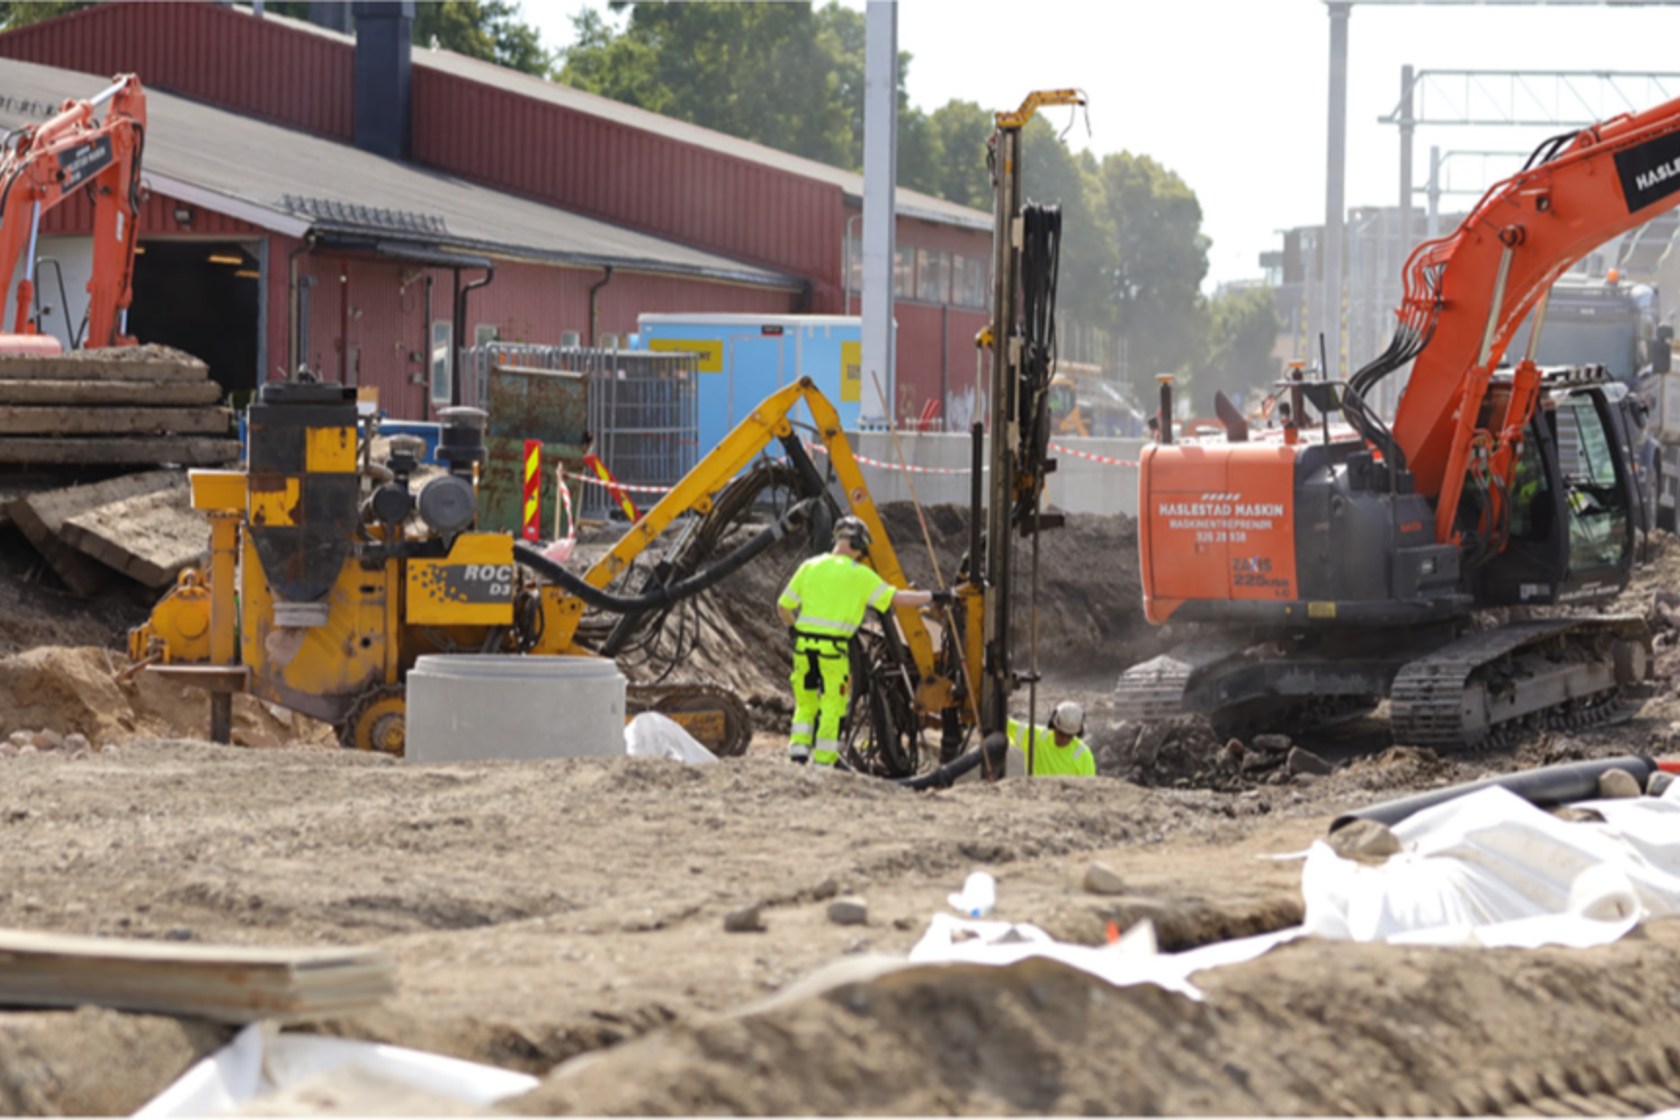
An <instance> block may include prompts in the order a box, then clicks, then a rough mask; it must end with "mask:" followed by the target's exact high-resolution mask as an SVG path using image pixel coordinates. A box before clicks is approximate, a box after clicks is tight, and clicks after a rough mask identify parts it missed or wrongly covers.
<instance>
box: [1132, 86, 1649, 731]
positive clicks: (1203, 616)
mask: <svg viewBox="0 0 1680 1120" xmlns="http://www.w3.org/2000/svg"><path fill="white" fill-rule="evenodd" d="M1676 204H1680V100H1675V101H1670V102H1668V103H1666V104H1664V105H1661V106H1658V107H1657V108H1655V109H1651V110H1649V111H1647V112H1644V113H1641V114H1638V115H1622V116H1619V117H1616V118H1613V119H1611V120H1608V121H1605V122H1603V123H1601V124H1598V125H1595V126H1593V127H1591V128H1587V129H1583V130H1581V131H1579V132H1573V133H1567V134H1564V135H1561V136H1557V137H1553V138H1552V139H1550V140H1549V141H1547V142H1546V143H1544V144H1542V145H1541V146H1540V147H1539V148H1538V149H1537V150H1536V151H1535V153H1534V155H1533V156H1532V157H1530V159H1529V161H1528V164H1527V165H1526V166H1525V167H1524V168H1523V170H1522V171H1520V172H1519V173H1518V174H1516V175H1514V176H1512V177H1511V178H1509V179H1507V180H1505V181H1503V182H1501V183H1498V184H1496V185H1495V186H1494V187H1492V188H1491V189H1490V190H1489V191H1488V193H1487V194H1486V195H1485V196H1484V197H1483V198H1482V200H1481V202H1480V203H1479V204H1478V205H1477V206H1476V208H1475V210H1474V211H1473V212H1472V213H1471V214H1470V216H1469V217H1468V218H1466V219H1465V221H1464V223H1463V224H1462V225H1461V226H1460V227H1459V228H1458V229H1457V230H1456V231H1454V232H1453V233H1452V234H1451V235H1450V236H1447V237H1445V238H1442V239H1439V240H1435V241H1430V242H1426V243H1424V244H1422V245H1420V246H1418V248H1417V249H1416V250H1415V251H1414V252H1413V253H1412V255H1411V257H1410V258H1409V260H1408V261H1407V264H1406V271H1405V296H1404V301H1403V304H1402V306H1401V307H1400V308H1399V310H1398V312H1397V314H1398V319H1399V322H1398V326H1397V329H1396V331H1395V334H1394V338H1393V341H1392V342H1391V343H1390V345H1389V347H1388V349H1387V350H1386V351H1384V352H1383V353H1382V354H1381V355H1380V356H1378V357H1377V358H1376V359H1375V360H1373V361H1371V362H1370V363H1369V364H1367V365H1366V366H1364V367H1363V368H1361V369H1360V370H1358V371H1357V372H1356V373H1354V374H1353V376H1352V377H1350V378H1349V379H1348V380H1347V381H1346V382H1327V381H1324V380H1310V379H1308V377H1307V376H1306V375H1305V374H1304V373H1303V372H1302V371H1300V370H1296V371H1294V372H1292V374H1291V378H1290V380H1288V381H1286V382H1283V383H1280V386H1279V392H1280V394H1281V395H1282V399H1288V400H1290V401H1291V403H1292V407H1291V410H1290V415H1291V416H1293V417H1294V418H1296V419H1295V420H1294V422H1293V423H1291V424H1289V425H1287V426H1285V427H1283V428H1282V429H1281V430H1269V431H1265V432H1250V430H1249V428H1248V425H1247V424H1246V422H1245V421H1244V419H1243V417H1242V415H1241V413H1240V412H1238V411H1237V410H1236V409H1235V408H1234V407H1232V406H1231V404H1230V402H1229V401H1227V400H1223V399H1220V400H1217V401H1216V405H1217V408H1218V412H1219V415H1220V418H1221V420H1222V422H1223V423H1224V426H1225V430H1224V433H1223V435H1222V437H1217V438H1211V439H1199V440H1182V441H1176V442H1163V443H1160V444H1155V445H1153V446H1150V447H1148V448H1146V449H1145V450H1144V452H1143V454H1142V468H1141V481H1140V490H1139V501H1140V506H1139V508H1140V532H1139V538H1140V549H1141V554H1142V568H1143V589H1144V600H1145V607H1146V611H1147V614H1148V617H1149V619H1150V621H1151V622H1153V623H1157V624H1160V623H1166V622H1168V621H1169V620H1170V621H1171V622H1172V623H1174V624H1175V625H1177V624H1180V623H1197V624H1203V625H1200V626H1190V627H1186V628H1185V629H1187V630H1188V631H1189V632H1190V636H1189V639H1188V640H1187V641H1186V642H1185V643H1184V644H1183V645H1181V646H1179V647H1178V648H1176V649H1174V650H1172V651H1170V652H1169V653H1167V654H1165V655H1163V656H1161V657H1158V658H1155V659H1153V660H1152V661H1149V662H1146V663H1144V664H1142V665H1138V666H1135V667H1133V668H1132V669H1130V670H1128V671H1127V672H1126V673H1125V674H1124V676H1122V678H1121V680H1120V684H1119V689H1118V693H1117V698H1118V702H1119V709H1120V712H1121V714H1122V715H1123V716H1126V717H1131V718H1141V719H1159V718H1164V717H1170V716H1176V715H1181V714H1199V715H1202V716H1206V717H1208V718H1209V719H1211V720H1212V722H1213V724H1214V727H1215V730H1217V731H1220V732H1224V733H1233V734H1242V733H1244V732H1246V731H1254V730H1289V729H1293V728H1301V727H1310V726H1313V725H1315V724H1320V723H1323V722H1324V721H1327V720H1332V719H1336V718H1343V717H1346V716H1348V715H1350V714H1355V713H1362V712H1366V711H1369V710H1371V709H1372V708H1374V707H1375V706H1376V705H1377V704H1378V703H1379V702H1380V701H1381V700H1382V699H1383V698H1385V697H1386V698H1387V699H1388V700H1389V703H1390V714H1391V725H1392V731H1393V735H1394V739H1395V741H1396V742H1400V743H1408V744H1416V745H1429V746H1442V747H1453V746H1461V745H1470V744H1477V743H1489V742H1497V741H1499V740H1500V739H1502V738H1505V737H1507V736H1508V735H1509V734H1510V733H1512V732H1515V731H1519V730H1522V729H1525V728H1535V727H1548V726H1566V727H1576V726H1582V725H1586V724H1592V723H1601V722H1609V721H1613V720H1615V719H1618V718H1623V717H1625V716H1626V715H1627V714H1629V712H1630V710H1631V708H1632V706H1633V705H1632V704H1631V703H1630V701H1631V699H1632V698H1634V697H1635V696H1636V695H1637V694H1638V693H1639V692H1640V691H1641V689H1642V688H1643V685H1642V682H1643V681H1645V680H1646V679H1647V678H1648V677H1649V675H1650V668H1651V660H1652V659H1651V649H1650V636H1649V634H1648V632H1647V630H1646V628H1645V626H1644V624H1643V622H1642V621H1640V620H1638V619H1633V618H1623V617H1612V616H1604V615H1597V616H1594V615H1586V614H1574V615H1573V616H1571V617H1561V615H1562V613H1563V612H1552V613H1553V614H1556V615H1559V616H1560V617H1545V618H1540V617H1532V616H1529V617H1523V618H1522V619H1520V620H1519V621H1513V622H1509V623H1506V624H1504V625H1495V626H1483V627H1480V628H1479V627H1478V626H1477V625H1476V623H1475V621H1474V619H1473V617H1472V616H1473V614H1474V613H1475V612H1479V611H1485V610H1488V609H1490V608H1501V607H1548V606H1555V605H1568V606H1571V607H1578V606H1584V605H1588V604H1591V603H1592V602H1595V601H1602V600H1604V599H1607V598H1610V597H1611V596H1613V595H1614V594H1616V593H1617V592H1618V591H1620V590H1621V589H1622V588H1623V587H1625V586H1626V584H1627V581H1628V578H1629V576H1630V573H1631V569H1632V564H1633V559H1634V550H1635V543H1636V537H1637V534H1638V532H1639V530H1640V529H1641V528H1643V527H1644V526H1643V525H1642V515H1641V510H1642V506H1641V503H1640V497H1639V480H1638V478H1637V469H1636V466H1635V460H1634V457H1633V455H1632V453H1631V450H1630V449H1631V447H1632V445H1633V442H1634V436H1635V435H1636V433H1637V432H1638V430H1639V428H1640V427H1641V426H1642V423H1643V420H1644V417H1643V415H1642V412H1643V407H1644V406H1643V405H1642V404H1641V402H1639V401H1638V400H1637V399H1635V398H1633V397H1631V396H1630V395H1629V394H1628V393H1627V392H1626V390H1625V389H1624V388H1623V387H1622V386H1620V385H1619V384H1618V383H1616V382H1615V380H1614V379H1613V378H1611V377H1609V376H1607V375H1606V374H1605V372H1604V370H1603V368H1602V367H1597V366H1586V367H1569V368H1550V369H1542V368H1540V367H1539V366H1537V365H1536V363H1535V362H1534V360H1533V357H1534V354H1535V345H1536V342H1537V340H1538V339H1539V338H1540V336H1541V334H1542V332H1543V330H1544V325H1545V316H1546V302H1547V298H1548V295H1549V292H1550V290H1551V286H1552V283H1553V282H1554V281H1555V280H1557V279H1558V277H1559V276H1561V275H1562V274H1563V273H1564V271H1565V270H1566V269H1568V268H1569V266H1570V265H1571V264H1573V263H1574V262H1576V261H1577V260H1579V259H1581V258H1582V257H1583V256H1585V255H1586V254H1587V253H1588V252H1589V251H1590V250H1592V249H1593V248H1595V247H1596V246H1598V245H1600V244H1602V243H1603V242H1605V241H1606V240H1608V239H1610V238H1612V237H1614V236H1616V235H1617V234H1619V233H1622V232H1623V231H1625V230H1628V229H1631V228H1633V227H1635V226H1638V225H1640V224H1642V223H1644V222H1646V221H1648V220H1649V219H1650V218H1651V217H1652V216H1654V215H1656V214H1658V213H1660V212H1662V211H1664V210H1667V209H1669V208H1672V207H1674V206H1675V205H1676ZM1531 317H1532V329H1531V330H1530V331H1529V334H1528V344H1527V353H1526V354H1525V355H1524V356H1522V357H1521V359H1520V360H1518V361H1516V362H1515V364H1514V366H1510V365H1507V364H1506V363H1505V362H1504V358H1505V351H1506V348H1507V347H1508V346H1509V345H1510V344H1511V340H1512V339H1513V337H1514V336H1515V335H1516V334H1517V331H1518V328H1519V327H1520V326H1521V325H1522V324H1523V323H1524V322H1525V321H1528V320H1530V318H1531ZM1408 363H1411V367H1412V368H1411V374H1410V378H1409V380H1408V382H1407V384H1406V386H1405V390H1404V395H1403V396H1402V397H1401V399H1400V403H1399V407H1398V410H1397V412H1396V414H1395V417H1394V422H1393V424H1392V426H1390V425H1388V424H1386V423H1385V422H1384V421H1383V419H1382V418H1381V417H1380V416H1379V415H1378V414H1377V413H1376V411H1375V410H1374V409H1373V408H1372V407H1371V406H1370V405H1369V404H1367V401H1368V400H1369V399H1370V398H1371V393H1372V390H1373V389H1374V388H1375V387H1376V385H1377V384H1378V383H1379V382H1380V381H1381V380H1382V379H1383V378H1385V377H1388V376H1390V375H1392V374H1394V373H1396V372H1397V371H1399V370H1401V369H1403V368H1404V367H1405V366H1406V365H1407V364H1408ZM1172 391H1173V389H1172V385H1171V383H1170V381H1168V382H1163V384H1162V386H1161V395H1162V398H1163V400H1162V410H1163V412H1165V413H1167V414H1169V415H1170V414H1171V395H1172ZM1303 405H1310V406H1311V410H1310V412H1309V411H1308V410H1306V409H1304V408H1303ZM1309 415H1311V416H1315V417H1316V418H1317V419H1316V420H1313V421H1310V422H1306V423H1303V421H1302V419H1301V418H1303V417H1307V416H1309ZM1169 438H1170V436H1169ZM1522 613H1524V614H1525V615H1528V613H1529V612H1522Z"/></svg>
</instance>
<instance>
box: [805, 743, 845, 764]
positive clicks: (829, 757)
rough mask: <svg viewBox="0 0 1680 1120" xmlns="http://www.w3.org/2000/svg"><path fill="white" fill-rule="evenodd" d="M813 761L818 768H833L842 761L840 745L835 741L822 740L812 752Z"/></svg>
mask: <svg viewBox="0 0 1680 1120" xmlns="http://www.w3.org/2000/svg"><path fill="white" fill-rule="evenodd" d="M811 761H812V762H814V763H816V764H817V765H818V766H833V765H834V764H835V763H836V762H839V761H840V744H839V743H838V742H836V741H835V740H833V739H821V740H818V742H817V749H816V750H814V751H812V752H811Z"/></svg>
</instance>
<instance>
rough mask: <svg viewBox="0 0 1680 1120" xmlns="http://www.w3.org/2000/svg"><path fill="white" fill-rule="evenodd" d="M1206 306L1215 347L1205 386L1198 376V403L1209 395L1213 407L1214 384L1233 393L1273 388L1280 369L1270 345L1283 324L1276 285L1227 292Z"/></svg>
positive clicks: (1208, 363) (1208, 366) (1209, 363)
mask: <svg viewBox="0 0 1680 1120" xmlns="http://www.w3.org/2000/svg"><path fill="white" fill-rule="evenodd" d="M1208 310H1209V317H1210V319H1211V321H1212V330H1211V332H1210V337H1211V342H1212V347H1211V353H1210V354H1209V355H1208V359H1207V365H1206V367H1205V369H1206V386H1205V388H1204V387H1203V378H1200V377H1198V378H1197V379H1196V384H1197V386H1198V388H1197V393H1196V396H1197V402H1196V403H1197V405H1198V406H1201V405H1203V404H1204V402H1203V401H1202V400H1201V398H1202V397H1203V396H1206V397H1207V398H1208V400H1207V401H1206V402H1205V403H1206V404H1207V405H1208V406H1209V407H1211V404H1212V399H1213V392H1214V390H1216V389H1223V390H1225V392H1226V393H1228V394H1231V395H1235V394H1238V393H1244V394H1247V393H1250V392H1253V391H1255V390H1258V391H1259V392H1260V393H1261V394H1265V393H1268V392H1270V391H1271V388H1270V386H1271V383H1272V382H1273V381H1274V380H1276V378H1277V374H1278V370H1277V362H1276V361H1275V360H1274V359H1273V357H1272V348H1273V347H1274V346H1275V345H1276V344H1277V336H1278V331H1279V330H1281V329H1282V328H1283V320H1281V319H1280V318H1278V313H1277V305H1276V302H1275V300H1274V296H1273V292H1272V289H1271V288H1268V287H1263V286H1261V287H1253V288H1242V289H1236V290H1232V291H1228V292H1225V293H1223V294H1221V295H1220V296H1219V297H1218V298H1216V299H1214V300H1213V302H1212V303H1211V304H1210V305H1209V309H1208Z"/></svg>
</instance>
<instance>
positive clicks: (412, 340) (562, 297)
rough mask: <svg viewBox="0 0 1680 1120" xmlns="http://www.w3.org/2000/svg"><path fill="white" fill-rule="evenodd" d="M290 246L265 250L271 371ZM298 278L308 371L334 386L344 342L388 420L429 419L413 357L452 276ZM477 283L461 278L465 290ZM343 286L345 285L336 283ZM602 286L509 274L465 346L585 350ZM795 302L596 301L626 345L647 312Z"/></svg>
mask: <svg viewBox="0 0 1680 1120" xmlns="http://www.w3.org/2000/svg"><path fill="white" fill-rule="evenodd" d="M286 240H287V239H284V238H275V239H274V244H272V245H271V247H270V250H269V266H270V269H271V270H272V271H271V277H272V278H271V280H270V283H269V293H270V301H269V347H270V350H269V352H270V354H272V355H278V356H280V357H276V358H275V359H274V360H273V362H271V364H274V363H276V362H280V361H283V360H284V359H283V356H284V355H286V354H287V353H289V350H290V342H289V341H288V339H287V337H286V323H287V322H288V321H289V314H288V311H289V309H288V307H287V303H286V299H287V296H286V293H287V289H288V284H289V281H288V278H287V274H286V254H287V253H289V252H290V251H291V249H292V248H293V247H295V244H296V243H295V242H293V243H291V244H289V245H288V244H287V243H286ZM298 275H299V276H300V277H302V276H313V277H315V279H316V283H315V286H314V288H313V289H312V290H311V296H310V315H309V319H310V323H309V352H308V354H307V355H306V359H307V362H308V364H309V366H310V368H311V369H318V370H319V371H320V372H321V374H322V376H324V377H326V378H328V379H330V380H336V379H337V378H338V376H339V368H340V367H339V355H340V349H339V340H340V339H341V338H344V337H348V339H349V344H350V347H351V348H352V349H353V350H355V352H356V366H355V368H354V369H353V370H352V372H351V380H353V381H355V382H356V383H358V384H361V385H377V386H378V387H379V399H380V404H381V406H382V407H384V408H385V409H387V410H388V411H389V412H390V413H391V415H393V416H396V417H400V418H403V419H424V418H425V417H426V408H427V404H426V386H425V384H424V376H423V375H424V374H425V372H426V368H427V367H426V362H425V360H424V358H423V357H422V358H420V359H418V360H416V359H414V358H411V357H410V355H411V354H419V355H424V354H425V353H426V352H427V349H428V346H429V342H428V338H427V334H426V332H427V321H428V316H427V314H426V277H428V276H430V277H431V279H432V315H431V318H433V319H438V320H445V319H450V318H452V317H453V312H452V310H451V308H452V306H453V305H452V301H453V298H454V295H453V277H452V276H451V274H450V273H449V272H447V271H442V270H438V269H420V268H415V267H413V266H410V265H403V264H398V263H386V262H383V261H364V260H349V261H346V260H340V259H338V258H333V257H320V256H303V257H299V258H298ZM476 275H477V274H476V273H464V274H463V281H466V280H471V279H473V278H474V277H475V276H476ZM346 276H347V277H348V283H346V282H345V281H342V280H341V279H340V277H346ZM600 279H601V272H600V271H599V270H595V269H570V268H551V267H546V266H542V265H530V264H503V265H502V266H501V267H499V268H497V270H496V279H495V280H494V281H493V282H492V283H491V284H490V285H489V286H488V287H485V288H479V289H476V290H475V291H473V292H472V293H471V294H469V295H468V296H467V316H466V322H465V324H464V328H463V333H464V334H465V336H466V341H467V342H468V343H469V344H470V343H471V341H472V339H473V337H474V330H475V328H476V327H477V326H478V325H479V324H494V325H495V326H496V328H497V334H498V337H500V338H501V339H502V340H503V341H507V342H531V343H537V344H542V345H559V343H560V341H561V332H563V331H577V332H578V333H579V334H580V335H582V336H583V337H584V339H585V340H587V338H588V330H589V326H588V322H589V288H590V286H591V285H593V284H595V283H597V282H599V281H600ZM405 281H406V284H405ZM346 298H347V299H348V320H347V319H346V307H345V303H344V300H345V299H346ZM797 298H798V297H797V296H796V295H795V294H794V293H791V292H773V291H766V290H764V289H761V288H748V287H742V286H738V285H731V284H714V283H707V282H704V281H697V280H680V279H674V278H671V277H663V276H653V275H645V274H640V273H627V272H615V273H614V275H613V278H612V280H611V281H610V282H609V283H608V284H607V285H606V287H604V288H602V289H601V291H600V293H599V297H598V306H599V309H600V326H599V330H600V332H601V333H602V334H617V335H619V336H620V337H621V338H622V337H623V336H625V335H628V334H630V333H632V332H633V331H635V329H636V316H637V315H638V314H640V313H641V312H644V311H649V312H654V311H685V312H687V311H693V312H774V313H784V312H788V311H792V310H794V307H793V304H794V302H795V301H796V300H797ZM346 321H348V327H349V331H348V335H347V336H346V334H345V330H344V327H345V324H346ZM276 327H278V329H276ZM411 375H422V376H421V383H420V384H413V383H411V382H410V380H409V378H410V376H411Z"/></svg>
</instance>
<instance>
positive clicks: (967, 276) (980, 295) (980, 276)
mask: <svg viewBox="0 0 1680 1120" xmlns="http://www.w3.org/2000/svg"><path fill="white" fill-rule="evenodd" d="M986 296H987V292H986V262H985V261H984V260H982V259H980V258H979V257H952V258H951V302H952V303H954V304H956V305H957V306H958V307H984V306H986Z"/></svg>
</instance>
